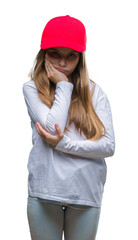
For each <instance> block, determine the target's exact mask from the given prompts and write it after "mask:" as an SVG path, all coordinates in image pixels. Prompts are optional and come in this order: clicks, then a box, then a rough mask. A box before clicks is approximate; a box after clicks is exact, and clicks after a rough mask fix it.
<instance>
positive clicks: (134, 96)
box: [0, 0, 138, 240]
mask: <svg viewBox="0 0 138 240" xmlns="http://www.w3.org/2000/svg"><path fill="white" fill-rule="evenodd" d="M137 13H138V7H137V1H134V0H131V1H127V0H126V1H123V0H116V1H112V0H105V1H99V0H97V1H86V0H85V1H82V2H81V1H72V0H71V1H60V0H58V1H42V0H39V1H32V0H30V1H29V0H28V1H27V0H24V1H16V0H13V1H6V0H5V1H3V4H1V6H0V41H1V44H0V69H1V71H0V77H1V81H0V85H1V86H0V112H1V118H0V120H1V132H0V135H1V137H0V141H1V143H0V146H1V159H0V161H1V169H0V191H1V197H0V201H1V202H0V216H1V236H2V235H3V237H2V238H3V239H6V240H7V239H14V240H19V239H20V240H29V239H31V238H30V233H29V227H28V222H27V215H26V207H27V205H26V204H27V177H28V172H27V160H28V155H29V152H30V150H31V147H32V141H31V138H32V131H31V125H30V119H29V116H28V114H27V109H26V106H25V102H24V99H23V94H22V85H23V83H24V82H26V81H28V80H29V78H28V73H29V71H30V69H31V67H32V65H33V61H34V59H35V56H36V54H37V52H38V51H39V49H40V39H41V34H42V31H43V29H44V27H45V25H46V23H47V21H49V20H50V19H51V18H53V17H55V16H60V15H70V16H72V17H76V18H78V19H80V20H81V21H82V22H83V23H84V25H85V26H86V31H87V38H88V41H87V51H86V57H87V65H88V70H89V74H90V77H91V78H92V79H93V80H94V81H95V82H97V83H98V84H99V85H100V86H101V87H102V88H103V90H104V91H105V93H106V94H107V96H108V98H109V101H110V104H111V109H112V115H113V124H114V131H115V138H116V151H115V155H114V156H113V157H111V158H107V159H106V163H107V167H108V175H107V181H106V185H105V191H104V196H103V202H102V212H101V217H100V222H99V228H98V233H97V238H96V239H97V240H122V239H125V240H130V239H132V240H137V239H138V230H137V229H138V228H137V223H138V217H137V216H138V192H137V189H138V163H137V162H138V156H137V155H138V154H137V150H138V141H137V135H138V124H137V123H138V114H137V109H138V107H137V103H138V87H137V81H138V14H137ZM72 240H73V239H72Z"/></svg>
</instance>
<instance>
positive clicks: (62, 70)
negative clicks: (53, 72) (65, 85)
mask: <svg viewBox="0 0 138 240" xmlns="http://www.w3.org/2000/svg"><path fill="white" fill-rule="evenodd" d="M55 68H56V69H57V70H58V71H60V72H66V70H64V69H62V68H57V67H55Z"/></svg>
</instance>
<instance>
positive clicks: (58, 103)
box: [22, 80, 74, 134]
mask: <svg viewBox="0 0 138 240" xmlns="http://www.w3.org/2000/svg"><path fill="white" fill-rule="evenodd" d="M73 87H74V86H73V84H72V83H70V82H66V81H60V82H58V83H57V84H56V90H55V99H54V101H53V106H52V107H51V109H50V108H49V107H48V106H47V105H46V104H44V103H43V102H42V101H41V99H40V97H39V95H38V91H37V88H36V85H35V83H34V81H32V80H30V81H28V82H26V83H24V84H23V86H22V90H23V95H24V99H25V103H26V105H27V109H28V114H29V116H30V118H31V120H32V121H34V122H39V123H40V124H41V125H42V126H43V127H44V128H45V129H46V130H48V131H49V132H50V133H51V134H56V129H55V123H58V124H59V126H60V128H61V129H62V132H64V129H65V126H66V121H67V116H68V110H69V106H70V101H71V94H72V90H73Z"/></svg>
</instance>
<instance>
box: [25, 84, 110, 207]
mask: <svg viewBox="0 0 138 240" xmlns="http://www.w3.org/2000/svg"><path fill="white" fill-rule="evenodd" d="M92 86H93V83H92V82H91V81H89V87H90V89H91V88H92ZM73 87H74V86H73V84H72V83H70V82H66V81H60V82H58V83H57V84H56V91H55V99H54V102H53V106H52V108H51V109H50V108H48V107H47V106H46V104H44V103H43V102H42V101H41V99H40V97H39V95H38V91H37V88H36V85H35V83H34V81H32V80H30V81H28V82H25V83H24V84H23V87H22V90H23V95H24V99H25V103H26V106H27V110H28V114H29V116H30V120H31V127H32V144H33V146H32V149H31V151H30V154H29V159H28V165H27V168H28V171H29V176H28V194H29V195H30V196H32V197H38V198H42V199H45V200H48V201H58V202H60V203H70V204H81V205H89V206H94V207H100V206H101V202H102V195H103V191H104V184H105V182H106V174H107V166H106V162H105V159H104V158H105V157H110V156H112V155H113V154H114V151H115V136H114V130H113V122H112V113H111V108H110V103H109V100H108V98H107V96H106V94H105V93H104V92H103V90H102V89H101V87H100V86H99V85H98V84H96V87H95V91H94V94H93V97H92V102H93V106H94V109H95V111H96V113H97V115H98V116H99V118H100V119H101V121H102V122H103V124H104V126H105V128H106V135H105V136H103V137H102V138H100V139H99V140H96V141H90V140H87V138H86V137H85V135H84V134H83V133H82V136H80V134H79V133H78V132H77V131H76V129H75V127H74V124H73V123H72V124H71V125H70V127H69V130H70V131H71V132H69V131H65V126H66V123H68V120H69V119H68V110H69V106H70V103H71V95H72V90H73ZM36 122H39V123H40V124H41V125H42V126H43V127H44V128H46V129H47V130H48V131H49V132H50V133H52V134H56V129H55V123H58V124H59V126H60V128H61V130H62V132H63V133H64V137H63V138H62V139H61V141H60V142H59V143H58V144H57V145H56V147H53V146H52V145H50V144H48V143H47V142H46V141H45V140H44V139H43V138H42V137H41V136H40V135H39V134H38V132H37V129H36V126H35V123H36Z"/></svg>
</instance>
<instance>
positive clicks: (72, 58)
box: [45, 47, 80, 77]
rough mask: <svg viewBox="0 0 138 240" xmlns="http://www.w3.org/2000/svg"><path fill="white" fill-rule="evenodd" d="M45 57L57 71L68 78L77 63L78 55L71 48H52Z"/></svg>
mask: <svg viewBox="0 0 138 240" xmlns="http://www.w3.org/2000/svg"><path fill="white" fill-rule="evenodd" d="M45 56H46V58H47V59H48V60H49V61H50V62H51V63H52V64H53V66H54V67H55V68H56V69H57V70H58V71H60V72H63V73H64V74H65V75H66V76H67V77H70V76H71V74H72V72H73V71H74V70H75V68H76V66H77V64H78V62H79V58H80V53H79V52H77V51H75V50H73V49H71V48H66V47H54V48H48V49H47V51H46V55H45Z"/></svg>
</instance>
